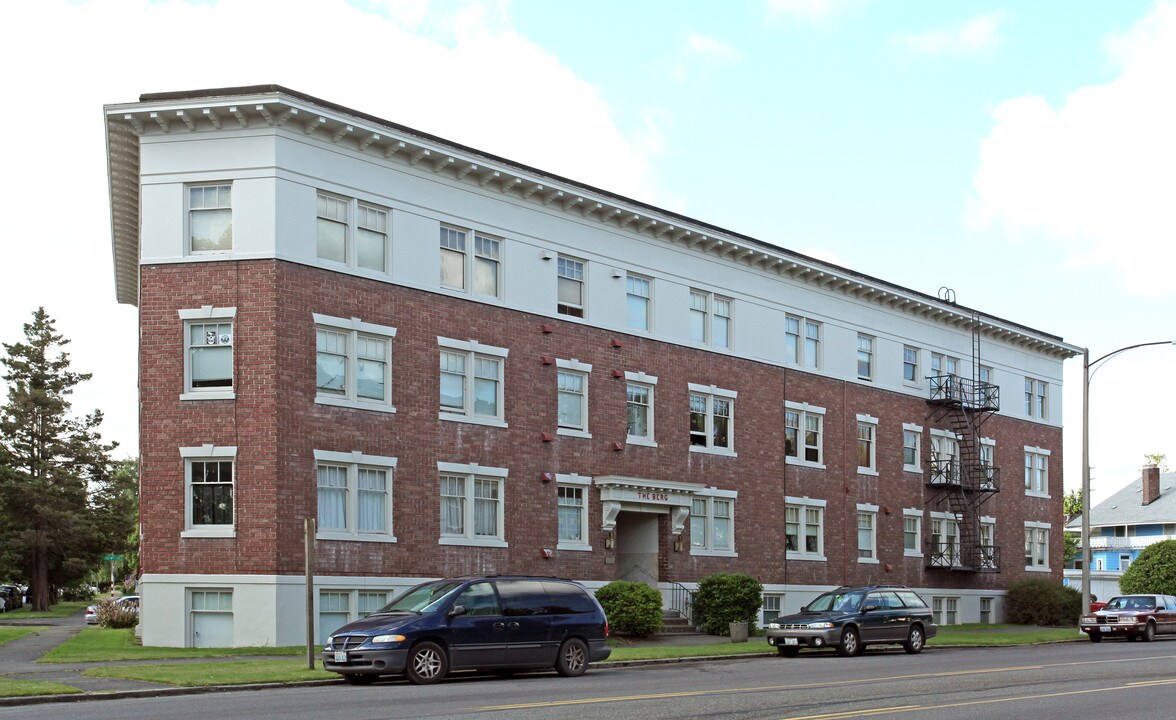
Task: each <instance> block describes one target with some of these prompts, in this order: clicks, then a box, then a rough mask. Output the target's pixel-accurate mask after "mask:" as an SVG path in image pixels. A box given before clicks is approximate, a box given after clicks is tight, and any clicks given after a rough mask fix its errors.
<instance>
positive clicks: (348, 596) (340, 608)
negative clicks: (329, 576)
mask: <svg viewBox="0 0 1176 720" xmlns="http://www.w3.org/2000/svg"><path fill="white" fill-rule="evenodd" d="M389 594H390V593H389V592H388V591H386V590H355V589H352V588H329V589H322V590H320V591H319V599H318V626H319V632H318V642H319V644H320V645H325V644H326V641H327V638H329V637H331V635H333V634H334V632H335V631H336V630H338V629H339V628H341V627H343V626H344V625H346V624H347V623H349V622H354V621H355V620H359V619H361V618H364V617H367V616H368V615H370V614H372V613H374V612H376V611H377V610H379V609H380V608H382V607H384V605H386V604H387V603H388V595H389Z"/></svg>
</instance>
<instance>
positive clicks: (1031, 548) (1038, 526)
mask: <svg viewBox="0 0 1176 720" xmlns="http://www.w3.org/2000/svg"><path fill="white" fill-rule="evenodd" d="M1051 527H1052V525H1051V524H1050V523H1043V522H1033V521H1029V520H1027V521H1025V569H1026V570H1032V571H1034V572H1049V531H1050V529H1051Z"/></svg>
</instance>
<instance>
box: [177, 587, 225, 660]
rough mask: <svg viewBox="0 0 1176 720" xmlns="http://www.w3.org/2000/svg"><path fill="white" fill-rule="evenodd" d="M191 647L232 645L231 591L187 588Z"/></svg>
mask: <svg viewBox="0 0 1176 720" xmlns="http://www.w3.org/2000/svg"><path fill="white" fill-rule="evenodd" d="M188 607H189V608H191V615H190V617H189V625H188V627H189V628H190V629H191V631H192V638H191V647H232V646H234V645H235V644H236V643H234V642H233V591H232V590H189V591H188Z"/></svg>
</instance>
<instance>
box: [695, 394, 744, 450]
mask: <svg viewBox="0 0 1176 720" xmlns="http://www.w3.org/2000/svg"><path fill="white" fill-rule="evenodd" d="M736 395H737V393H735V392H733V391H731V390H721V389H719V388H716V387H715V386H713V385H711V386H704V385H695V384H694V383H690V450H691V452H714V453H718V454H725V455H734V454H735V453H734V450H733V448H734V443H733V438H734V434H735V427H734V424H733V423H734V418H733V416H734V410H735V397H736Z"/></svg>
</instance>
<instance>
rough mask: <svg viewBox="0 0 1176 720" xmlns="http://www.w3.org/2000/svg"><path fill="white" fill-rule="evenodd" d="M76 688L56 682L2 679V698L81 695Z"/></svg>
mask: <svg viewBox="0 0 1176 720" xmlns="http://www.w3.org/2000/svg"><path fill="white" fill-rule="evenodd" d="M80 692H81V690H78V689H77V688H76V687H70V686H69V685H62V684H61V683H55V682H44V681H41V680H13V679H12V678H6V677H0V697H19V696H22V695H67V694H69V693H80Z"/></svg>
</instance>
